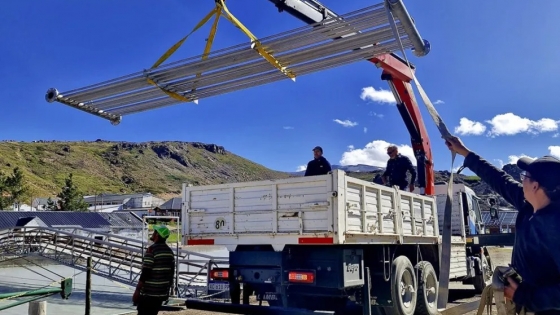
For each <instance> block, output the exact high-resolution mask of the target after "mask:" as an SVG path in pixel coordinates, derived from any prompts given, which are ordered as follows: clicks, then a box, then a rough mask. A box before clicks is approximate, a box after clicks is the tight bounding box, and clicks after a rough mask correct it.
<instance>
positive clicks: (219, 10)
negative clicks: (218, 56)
mask: <svg viewBox="0 0 560 315" xmlns="http://www.w3.org/2000/svg"><path fill="white" fill-rule="evenodd" d="M221 15H222V8H221V7H219V6H216V17H215V18H214V23H212V28H211V29H210V35H208V39H207V40H206V47H204V53H203V54H202V60H206V59H208V54H209V53H210V50H211V49H212V44H213V43H214V38H215V37H216V31H217V30H218V22H219V21H220V16H221ZM200 75H201V73H200V72H199V73H197V74H196V78H197V79H198V78H200ZM197 82H198V81H194V84H196V83H197ZM194 91H196V88H193V89H192V90H191V93H193V92H194Z"/></svg>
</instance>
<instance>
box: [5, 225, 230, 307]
mask: <svg viewBox="0 0 560 315" xmlns="http://www.w3.org/2000/svg"><path fill="white" fill-rule="evenodd" d="M142 243H143V240H140V239H133V238H128V237H124V236H119V235H114V234H111V233H101V232H99V231H94V230H89V229H83V228H72V229H68V228H66V229H65V230H61V229H55V228H48V227H22V228H18V227H14V228H13V229H8V230H2V231H0V262H2V260H4V259H10V258H13V257H25V256H41V257H44V258H48V259H51V260H53V261H56V262H58V263H60V264H63V265H66V266H68V267H71V268H74V269H76V270H80V271H84V272H85V271H86V270H87V265H86V264H87V258H88V257H92V262H93V274H95V275H97V276H100V277H103V278H106V279H109V280H112V281H115V282H117V283H120V284H123V285H127V286H136V284H137V283H138V279H139V278H140V272H141V268H142V253H143V244H142ZM172 249H173V248H172ZM173 251H174V253H175V259H176V260H177V264H178V266H179V267H180V268H177V270H176V272H177V278H176V279H178V280H176V284H175V285H174V289H175V290H174V291H175V295H176V297H177V298H185V297H192V298H200V297H201V296H202V297H204V295H208V275H209V270H211V268H212V267H213V266H219V267H227V266H228V265H229V258H228V257H216V256H212V255H207V254H202V253H197V252H194V251H188V250H184V249H179V250H178V251H177V250H173Z"/></svg>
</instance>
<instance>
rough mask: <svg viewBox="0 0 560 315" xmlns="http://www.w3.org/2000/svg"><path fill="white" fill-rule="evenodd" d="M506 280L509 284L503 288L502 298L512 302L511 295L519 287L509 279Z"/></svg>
mask: <svg viewBox="0 0 560 315" xmlns="http://www.w3.org/2000/svg"><path fill="white" fill-rule="evenodd" d="M507 280H508V283H509V284H508V285H506V286H505V287H504V296H505V298H506V299H508V300H510V301H513V295H514V294H515V290H517V287H518V286H519V285H518V284H517V283H516V282H515V280H513V279H512V278H511V277H508V278H507Z"/></svg>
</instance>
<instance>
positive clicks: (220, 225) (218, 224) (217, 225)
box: [214, 218, 226, 230]
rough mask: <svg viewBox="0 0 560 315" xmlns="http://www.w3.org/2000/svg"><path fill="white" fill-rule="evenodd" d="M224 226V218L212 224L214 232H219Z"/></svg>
mask: <svg viewBox="0 0 560 315" xmlns="http://www.w3.org/2000/svg"><path fill="white" fill-rule="evenodd" d="M225 225H226V220H225V219H224V218H217V219H216V222H214V227H215V228H216V230H221V229H222V228H223V227H224V226H225Z"/></svg>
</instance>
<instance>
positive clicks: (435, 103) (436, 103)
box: [434, 100, 445, 105]
mask: <svg viewBox="0 0 560 315" xmlns="http://www.w3.org/2000/svg"><path fill="white" fill-rule="evenodd" d="M440 104H445V102H444V101H442V100H436V101H435V102H434V105H440Z"/></svg>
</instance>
